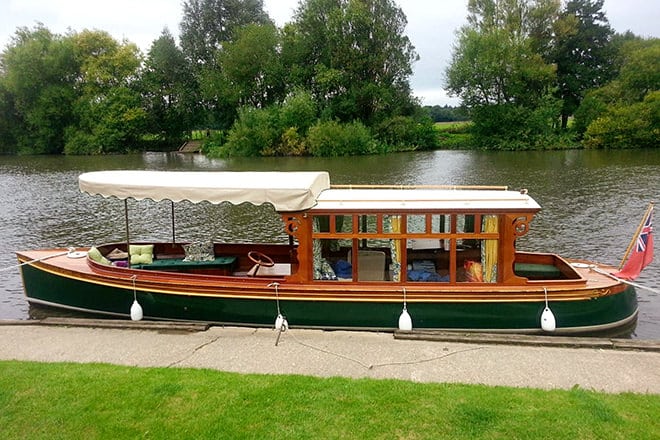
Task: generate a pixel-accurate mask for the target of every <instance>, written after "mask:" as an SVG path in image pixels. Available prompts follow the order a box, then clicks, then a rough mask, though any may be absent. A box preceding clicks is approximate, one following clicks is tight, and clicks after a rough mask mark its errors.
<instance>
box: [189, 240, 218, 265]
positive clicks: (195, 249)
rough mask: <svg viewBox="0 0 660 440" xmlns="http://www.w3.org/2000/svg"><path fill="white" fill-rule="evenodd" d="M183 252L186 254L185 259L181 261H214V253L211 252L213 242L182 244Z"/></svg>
mask: <svg viewBox="0 0 660 440" xmlns="http://www.w3.org/2000/svg"><path fill="white" fill-rule="evenodd" d="M183 250H184V252H185V253H186V258H184V259H183V261H213V260H215V253H214V251H213V242H211V241H204V242H195V243H190V244H184V245H183Z"/></svg>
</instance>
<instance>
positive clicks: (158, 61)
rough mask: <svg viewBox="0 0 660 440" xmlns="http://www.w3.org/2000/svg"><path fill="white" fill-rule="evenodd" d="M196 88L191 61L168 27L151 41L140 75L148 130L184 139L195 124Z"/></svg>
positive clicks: (166, 137)
mask: <svg viewBox="0 0 660 440" xmlns="http://www.w3.org/2000/svg"><path fill="white" fill-rule="evenodd" d="M196 90H197V83H196V81H195V79H194V76H193V74H192V71H191V68H190V64H189V63H188V62H187V60H186V58H185V56H184V54H183V52H182V51H181V49H179V48H178V47H177V45H176V42H175V41H174V37H172V34H171V33H170V32H169V30H168V29H164V30H163V32H162V34H161V36H160V37H159V38H158V39H156V40H155V41H154V42H153V43H152V44H151V48H150V49H149V53H148V54H147V59H146V61H145V64H144V68H143V70H142V74H141V76H140V91H141V93H142V97H143V101H144V107H145V109H146V111H147V113H148V121H147V128H146V129H147V131H148V132H149V133H152V134H155V135H157V136H158V137H159V138H160V139H162V140H165V141H166V142H168V143H172V142H179V141H181V140H182V139H183V138H184V134H185V132H186V131H188V130H190V129H191V128H192V126H193V121H194V115H195V108H196V105H195V102H194V96H195V91H196Z"/></svg>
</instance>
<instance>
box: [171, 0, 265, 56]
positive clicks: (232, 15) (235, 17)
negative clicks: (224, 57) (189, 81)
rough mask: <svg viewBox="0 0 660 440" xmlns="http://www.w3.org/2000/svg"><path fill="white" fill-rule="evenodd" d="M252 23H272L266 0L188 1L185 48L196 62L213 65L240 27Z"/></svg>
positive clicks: (183, 26)
mask: <svg viewBox="0 0 660 440" xmlns="http://www.w3.org/2000/svg"><path fill="white" fill-rule="evenodd" d="M251 23H256V24H268V23H271V21H270V18H269V17H268V14H266V13H265V12H264V7H263V0H187V1H184V2H183V18H182V20H181V25H180V26H181V37H180V39H181V48H182V49H183V53H184V54H186V56H187V57H188V59H189V60H190V61H191V62H192V63H193V64H194V65H203V66H213V65H214V64H215V60H216V56H217V54H216V52H217V51H218V50H221V49H222V47H223V45H224V44H225V43H226V42H228V41H233V40H234V37H235V33H236V30H237V29H239V28H241V27H242V26H244V25H247V24H251Z"/></svg>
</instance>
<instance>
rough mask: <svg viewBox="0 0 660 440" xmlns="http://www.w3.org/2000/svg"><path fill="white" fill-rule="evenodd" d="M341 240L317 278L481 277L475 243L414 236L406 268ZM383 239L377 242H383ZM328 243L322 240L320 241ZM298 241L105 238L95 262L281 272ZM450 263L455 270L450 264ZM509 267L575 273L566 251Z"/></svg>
mask: <svg viewBox="0 0 660 440" xmlns="http://www.w3.org/2000/svg"><path fill="white" fill-rule="evenodd" d="M339 244H340V243H322V242H319V243H317V247H319V246H320V247H321V250H320V255H321V257H316V258H315V261H314V264H313V274H312V276H311V277H310V278H311V279H312V280H314V281H319V282H328V281H360V282H401V281H402V280H404V278H402V274H405V281H408V282H421V283H424V282H426V283H450V281H451V276H452V272H454V275H453V276H455V278H456V280H455V282H456V283H467V282H485V281H484V280H483V278H482V273H483V268H482V265H483V259H482V258H483V253H482V249H481V248H480V243H477V242H475V243H462V244H461V247H460V248H457V249H456V251H455V252H453V255H455V257H452V252H450V251H449V250H447V249H445V245H444V243H442V241H441V240H426V241H424V240H418V241H414V240H411V242H410V243H408V246H409V247H408V248H407V249H406V250H405V252H401V254H403V255H405V260H404V262H403V264H404V265H405V269H404V270H401V269H400V268H399V270H398V271H397V266H400V265H401V263H399V262H397V256H396V250H394V256H393V250H392V248H391V247H390V246H373V244H374V243H369V244H372V246H367V244H368V243H358V246H357V248H356V249H355V250H353V248H352V247H350V246H341V245H339ZM381 244H382V243H381ZM324 247H325V248H324ZM298 251H299V248H298V245H297V244H294V243H292V244H254V243H249V244H247V243H245V244H240V243H199V242H196V243H165V242H158V243H135V244H131V245H129V246H128V247H127V245H126V243H110V244H104V245H100V246H98V247H93V248H92V249H91V250H90V252H89V259H90V260H91V261H92V263H91V264H93V265H104V266H113V267H116V268H118V269H122V268H130V269H133V270H135V269H137V270H148V271H162V272H170V273H191V274H199V275H206V276H223V277H254V278H281V279H284V278H286V277H289V276H291V275H294V274H296V273H297V272H298V271H299V269H300V264H299V258H298ZM452 267H453V268H454V270H453V271H452V270H451V268H452ZM514 273H515V275H516V276H517V277H519V278H520V279H521V280H524V281H526V282H532V283H533V282H534V281H544V282H547V281H566V280H580V279H581V277H580V275H579V274H578V273H577V272H576V271H575V269H574V268H573V267H572V266H571V265H570V264H569V263H568V262H567V261H565V260H564V259H563V258H561V257H559V256H557V255H554V254H542V253H528V252H516V253H515V262H514Z"/></svg>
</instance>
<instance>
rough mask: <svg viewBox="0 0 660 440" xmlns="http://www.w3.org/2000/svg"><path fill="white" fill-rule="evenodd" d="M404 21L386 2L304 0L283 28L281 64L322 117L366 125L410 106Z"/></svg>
mask: <svg viewBox="0 0 660 440" xmlns="http://www.w3.org/2000/svg"><path fill="white" fill-rule="evenodd" d="M406 25H407V19H406V17H405V14H404V13H403V11H402V10H401V9H400V8H398V7H397V6H396V5H395V3H394V2H393V1H391V0H307V1H303V2H301V3H300V5H299V7H298V10H297V11H296V13H295V16H294V22H293V23H291V24H290V25H289V26H287V27H285V29H284V34H285V35H284V41H283V48H282V56H283V60H284V61H283V63H284V64H285V65H287V66H293V67H292V69H291V70H292V77H293V78H292V79H293V81H295V82H294V84H293V85H295V86H300V87H302V88H305V89H307V90H311V91H312V93H313V95H314V96H315V98H316V99H317V101H318V102H319V104H320V106H321V107H322V108H323V111H324V112H325V115H326V117H329V118H338V119H340V120H342V121H352V120H354V119H358V120H361V121H363V122H364V123H366V124H369V125H372V124H374V123H376V122H378V121H379V120H382V119H383V118H386V117H389V116H392V115H396V114H399V113H402V112H403V113H406V112H407V113H408V114H409V113H411V112H412V109H413V107H414V105H415V103H414V100H413V99H412V97H411V94H410V85H409V77H410V75H411V74H412V64H413V63H414V62H415V61H416V60H417V58H418V57H417V54H416V53H415V50H414V47H413V45H412V44H411V42H410V40H409V39H408V37H407V36H406V35H405V33H404V32H405V27H406Z"/></svg>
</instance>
